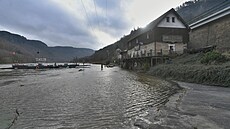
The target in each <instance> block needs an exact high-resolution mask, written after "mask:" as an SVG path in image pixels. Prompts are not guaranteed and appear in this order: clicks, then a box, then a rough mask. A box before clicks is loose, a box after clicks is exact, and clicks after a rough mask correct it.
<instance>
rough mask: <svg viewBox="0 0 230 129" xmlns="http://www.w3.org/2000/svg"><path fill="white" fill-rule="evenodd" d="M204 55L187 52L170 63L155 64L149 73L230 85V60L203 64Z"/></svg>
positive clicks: (176, 78) (167, 77)
mask: <svg viewBox="0 0 230 129" xmlns="http://www.w3.org/2000/svg"><path fill="white" fill-rule="evenodd" d="M203 57H204V54H203V53H198V54H187V55H186V54H185V55H182V56H180V57H177V58H175V59H173V60H172V63H170V64H159V65H157V66H154V67H152V68H150V70H149V71H148V72H147V73H148V74H150V75H153V76H158V77H161V78H166V79H172V80H177V81H183V82H190V83H199V84H206V85H215V86H225V87H229V86H230V62H225V63H218V62H216V61H213V62H211V63H209V64H202V63H201V60H202V58H203Z"/></svg>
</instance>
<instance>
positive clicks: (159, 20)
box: [129, 8, 189, 41]
mask: <svg viewBox="0 0 230 129" xmlns="http://www.w3.org/2000/svg"><path fill="white" fill-rule="evenodd" d="M169 13H173V14H175V15H176V16H177V18H178V19H179V20H180V21H181V22H182V23H183V24H184V25H185V26H186V28H187V29H189V26H188V25H187V24H186V22H185V21H184V20H183V19H182V18H181V16H180V15H179V14H178V13H177V12H176V11H175V10H174V9H173V8H172V9H170V10H169V11H167V12H166V13H164V14H163V15H161V16H160V17H158V18H157V19H156V20H154V21H152V22H150V23H149V24H148V25H147V26H146V27H145V28H139V29H137V30H136V32H135V33H133V34H132V33H131V38H130V39H129V41H131V40H133V39H135V38H136V37H138V36H140V35H141V34H143V33H145V32H148V31H149V30H151V29H154V28H156V27H157V25H158V24H159V23H160V22H161V21H162V20H163V19H164V18H165V17H166V16H167V15H168V14H169Z"/></svg>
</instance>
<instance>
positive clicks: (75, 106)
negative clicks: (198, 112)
mask: <svg viewBox="0 0 230 129" xmlns="http://www.w3.org/2000/svg"><path fill="white" fill-rule="evenodd" d="M176 91H177V87H176V86H171V85H170V83H169V82H167V81H163V80H159V79H156V78H151V77H147V76H143V75H138V74H136V73H132V72H129V71H125V70H122V69H120V68H119V67H114V68H104V69H103V71H101V68H100V65H92V66H91V67H90V68H85V70H84V71H79V69H77V68H76V69H55V70H54V69H52V70H0V128H3V129H4V128H7V127H9V125H10V124H11V122H12V121H13V119H14V118H15V117H16V116H17V114H16V109H17V110H18V112H19V113H20V116H18V119H17V120H16V121H15V123H14V124H13V126H12V127H11V128H12V129H31V128H33V129H75V128H77V129H88V128H99V129H101V128H112V129H115V128H116V129H118V128H119V129H125V128H127V129H130V128H133V129H135V128H137V127H135V126H134V124H133V123H134V122H135V120H136V119H139V118H142V117H145V116H148V112H149V111H150V110H154V109H156V108H158V107H160V106H162V105H163V104H164V103H165V102H167V100H168V97H170V96H171V95H172V94H173V93H175V92H176Z"/></svg>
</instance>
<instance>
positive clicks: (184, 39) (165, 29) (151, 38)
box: [124, 9, 189, 58]
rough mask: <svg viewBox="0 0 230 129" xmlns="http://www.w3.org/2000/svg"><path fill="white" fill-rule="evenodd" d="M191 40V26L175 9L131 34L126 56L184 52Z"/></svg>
mask: <svg viewBox="0 0 230 129" xmlns="http://www.w3.org/2000/svg"><path fill="white" fill-rule="evenodd" d="M188 41H189V27H188V26H187V24H186V23H185V22H184V21H183V19H182V18H181V17H180V16H179V14H178V13H177V12H176V11H175V10H174V9H170V10H169V11H167V12H166V13H165V14H163V15H162V16H160V17H159V18H157V19H156V20H154V21H152V22H151V23H150V24H148V25H147V26H146V27H145V28H139V29H137V30H135V32H133V34H131V38H130V39H129V41H128V43H127V46H126V47H127V53H126V54H127V55H124V58H139V57H152V56H162V55H170V54H182V53H183V51H184V49H186V48H187V43H188Z"/></svg>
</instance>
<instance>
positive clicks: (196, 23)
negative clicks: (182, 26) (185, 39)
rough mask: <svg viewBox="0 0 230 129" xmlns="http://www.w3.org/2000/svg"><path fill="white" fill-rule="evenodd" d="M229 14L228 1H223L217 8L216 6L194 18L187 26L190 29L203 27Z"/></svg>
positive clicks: (229, 6)
mask: <svg viewBox="0 0 230 129" xmlns="http://www.w3.org/2000/svg"><path fill="white" fill-rule="evenodd" d="M229 14H230V1H225V2H223V3H222V4H220V5H219V6H216V7H215V8H213V9H212V10H209V11H207V12H205V13H204V14H202V15H200V16H199V17H196V18H195V19H194V20H193V22H191V24H190V25H189V26H190V28H191V29H195V28H197V27H200V26H203V25H205V24H207V23H210V22H212V21H215V20H217V19H220V18H222V17H224V16H227V15H229Z"/></svg>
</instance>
